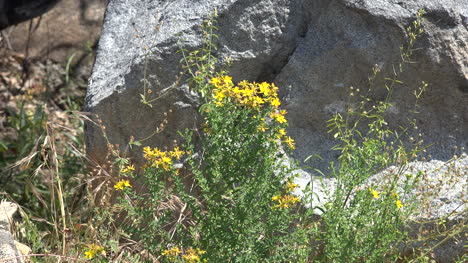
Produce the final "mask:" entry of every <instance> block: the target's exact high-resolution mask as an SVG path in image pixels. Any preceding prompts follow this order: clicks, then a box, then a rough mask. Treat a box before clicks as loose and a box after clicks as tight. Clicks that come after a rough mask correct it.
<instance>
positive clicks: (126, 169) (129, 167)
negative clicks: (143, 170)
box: [120, 164, 135, 173]
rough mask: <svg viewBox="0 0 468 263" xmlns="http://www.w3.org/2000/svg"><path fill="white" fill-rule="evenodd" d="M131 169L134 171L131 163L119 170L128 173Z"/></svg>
mask: <svg viewBox="0 0 468 263" xmlns="http://www.w3.org/2000/svg"><path fill="white" fill-rule="evenodd" d="M132 171H135V166H133V164H132V165H127V167H125V168H124V169H122V171H120V172H121V173H129V172H132Z"/></svg>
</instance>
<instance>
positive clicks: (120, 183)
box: [114, 180, 132, 190]
mask: <svg viewBox="0 0 468 263" xmlns="http://www.w3.org/2000/svg"><path fill="white" fill-rule="evenodd" d="M127 187H132V185H131V184H130V181H129V180H120V181H118V182H117V183H116V184H115V185H114V188H115V190H123V189H125V188H127Z"/></svg>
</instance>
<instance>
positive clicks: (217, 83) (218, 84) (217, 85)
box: [210, 78, 221, 87]
mask: <svg viewBox="0 0 468 263" xmlns="http://www.w3.org/2000/svg"><path fill="white" fill-rule="evenodd" d="M210 82H211V84H213V86H215V87H219V86H220V84H221V80H220V79H219V78H212V79H211V81H210Z"/></svg>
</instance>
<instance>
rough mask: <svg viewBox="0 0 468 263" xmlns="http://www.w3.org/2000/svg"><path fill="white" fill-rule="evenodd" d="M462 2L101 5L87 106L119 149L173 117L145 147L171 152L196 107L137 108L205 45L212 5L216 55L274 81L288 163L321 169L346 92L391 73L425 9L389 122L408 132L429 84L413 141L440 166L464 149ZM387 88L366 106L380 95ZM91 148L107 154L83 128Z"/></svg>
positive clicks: (174, 103)
mask: <svg viewBox="0 0 468 263" xmlns="http://www.w3.org/2000/svg"><path fill="white" fill-rule="evenodd" d="M463 2H464V1H463V0H459V1H455V0H451V1H444V4H440V2H438V1H437V2H436V1H429V0H419V1H412V2H410V3H406V2H400V1H393V0H386V1H383V0H382V1H352V0H335V1H328V0H327V1H307V0H302V1H286V0H256V1H230V0H213V1H198V2H196V3H195V2H193V1H189V0H178V1H136V0H135V1H122V0H115V1H112V2H111V3H110V4H109V6H108V10H107V15H106V18H105V25H104V29H103V33H102V36H101V39H100V42H99V48H98V56H97V58H96V63H95V66H94V70H93V74H92V77H91V78H90V83H89V88H88V93H87V97H86V103H85V110H86V111H88V112H90V113H92V114H97V115H99V116H100V117H101V119H102V121H103V124H104V125H105V126H106V127H107V136H108V140H109V142H110V143H112V144H118V145H120V146H121V149H125V146H126V145H127V143H128V141H129V139H130V136H135V138H136V139H142V138H145V137H146V136H148V135H149V134H151V133H152V132H153V131H154V130H155V129H156V127H158V126H159V124H160V123H161V122H162V121H163V120H164V119H165V116H164V112H167V111H168V110H169V109H172V110H174V113H173V114H169V116H168V117H167V119H168V124H167V126H166V129H165V130H164V131H163V132H161V133H160V134H158V136H154V137H152V138H151V139H149V140H147V141H146V142H145V143H148V144H151V145H155V146H163V145H167V144H169V143H170V142H171V141H172V140H173V139H177V138H178V136H177V135H176V132H175V131H176V130H180V129H183V128H185V127H191V128H192V127H194V125H195V124H196V123H197V110H196V105H197V99H196V96H194V94H191V93H190V92H188V89H187V88H186V87H185V86H184V85H177V88H176V89H174V90H173V91H172V92H168V93H167V95H166V96H165V97H163V98H162V99H160V100H158V101H157V102H156V103H155V106H154V107H153V108H149V107H147V106H144V105H143V104H141V103H140V102H139V101H140V95H139V94H141V93H143V80H142V79H143V78H144V75H145V74H146V78H147V79H148V84H149V87H150V88H151V90H152V91H153V93H152V94H155V95H154V96H157V95H158V94H160V92H161V91H162V90H165V89H167V88H168V87H170V86H172V85H174V84H175V83H176V79H177V76H178V73H179V72H180V71H181V68H180V65H179V60H180V59H181V54H180V53H177V50H179V48H180V47H184V48H187V49H190V50H193V49H196V48H197V47H199V46H200V27H199V25H200V24H201V22H202V20H203V19H206V18H207V17H208V16H209V14H210V13H211V12H212V11H213V9H214V8H217V10H218V13H219V17H218V20H219V23H218V26H219V31H218V32H216V33H217V35H219V41H218V43H217V44H218V46H219V51H218V54H217V56H218V57H219V58H224V57H229V58H231V59H232V60H233V64H232V67H231V68H230V74H231V75H232V76H233V77H234V79H235V80H237V81H239V80H242V79H248V80H251V81H253V80H257V81H263V80H266V81H272V82H275V83H276V84H277V85H278V86H279V87H280V88H281V90H280V92H281V95H282V97H283V101H284V107H285V108H286V109H287V110H288V112H289V114H288V116H287V117H288V119H289V123H290V127H289V133H290V134H291V135H292V136H293V138H294V139H295V140H296V142H297V145H298V147H297V150H296V152H295V154H294V157H296V158H297V159H299V160H303V159H304V158H305V157H307V156H308V155H311V154H320V155H321V156H323V157H325V158H324V161H323V162H320V163H317V164H316V166H317V167H319V168H320V169H322V170H326V167H327V164H328V161H330V160H333V159H334V158H336V157H337V155H338V153H337V152H335V151H331V150H330V147H331V146H333V145H334V144H335V142H334V140H333V138H332V137H331V136H330V135H329V134H327V128H326V124H325V122H326V120H328V119H330V118H331V117H332V115H333V114H334V113H336V112H340V113H342V112H344V111H345V110H346V108H347V107H348V106H349V105H352V104H350V103H348V102H349V99H350V96H349V93H350V91H349V89H348V87H350V86H354V87H356V88H360V90H361V91H363V90H364V89H365V87H366V86H367V78H368V76H369V75H370V72H371V67H372V66H373V65H374V64H377V65H379V67H380V68H381V70H382V72H387V73H391V72H392V71H393V67H394V66H395V65H396V63H397V62H398V59H399V58H400V52H399V47H400V46H401V45H403V44H404V43H405V42H406V41H405V30H404V29H405V28H406V26H407V25H409V24H410V23H411V21H413V20H414V17H415V12H416V10H418V9H420V8H424V9H426V11H427V14H426V22H425V23H424V28H425V30H426V33H424V35H423V36H422V39H421V40H420V41H419V42H418V46H417V48H418V50H416V51H415V56H414V61H415V62H417V63H415V64H414V65H410V66H409V67H408V68H407V69H406V71H405V72H404V74H403V75H402V77H401V80H402V81H403V82H404V85H402V86H401V87H400V86H398V87H397V89H396V90H395V93H394V96H393V99H392V103H393V106H392V107H391V110H389V113H388V116H387V117H388V119H389V123H390V125H391V127H392V128H398V127H399V126H404V125H405V124H407V121H406V120H407V118H413V116H412V115H410V114H409V113H408V110H410V109H412V108H413V107H414V96H413V95H412V92H413V89H414V88H415V87H417V86H418V85H419V84H420V81H421V80H424V81H426V82H428V83H429V84H430V86H429V90H428V92H427V94H426V96H425V97H424V98H423V99H422V100H421V101H420V102H419V108H418V110H419V111H420V114H418V115H417V116H416V124H417V127H418V128H419V129H418V130H417V131H414V132H412V133H414V134H418V133H421V134H422V135H423V139H424V141H425V142H426V143H428V144H433V145H434V147H431V148H430V149H429V154H431V155H432V157H433V158H435V159H440V160H447V159H449V158H450V157H451V155H452V154H453V150H452V149H453V146H459V147H464V146H466V145H467V138H468V124H467V118H468V115H467V112H468V111H467V106H466V105H468V99H467V95H466V94H467V91H468V80H467V76H468V65H467V64H466V61H467V57H468V48H467V46H468V43H467V42H468V41H467V39H468V31H467V24H466V21H467V17H468V7H467V5H465V4H463ZM178 42H180V47H179V44H178ZM144 47H147V48H148V50H149V52H150V55H148V52H147V51H145V49H144ZM145 72H146V73H145ZM377 84H381V83H377ZM377 86H378V85H377ZM382 90H384V89H383V88H382V86H380V89H379V91H378V92H375V94H372V95H373V98H375V99H382V98H383V96H384V95H385V92H382ZM351 99H352V98H351ZM142 120H143V121H142ZM410 135H411V134H410ZM86 141H87V145H88V153H89V156H92V157H93V158H95V159H97V160H100V159H102V158H103V156H105V151H104V149H105V148H106V147H105V145H106V143H107V141H106V140H104V138H103V136H102V135H101V131H100V129H99V128H96V127H95V126H93V125H88V126H87V129H86Z"/></svg>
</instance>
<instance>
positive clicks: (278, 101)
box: [270, 98, 281, 109]
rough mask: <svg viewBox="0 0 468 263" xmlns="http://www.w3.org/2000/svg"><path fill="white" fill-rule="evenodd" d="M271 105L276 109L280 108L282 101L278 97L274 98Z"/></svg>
mask: <svg viewBox="0 0 468 263" xmlns="http://www.w3.org/2000/svg"><path fill="white" fill-rule="evenodd" d="M270 104H271V106H273V107H274V108H275V109H276V108H278V107H279V106H280V105H281V102H280V100H279V99H278V98H274V99H273V100H272V101H271V102H270Z"/></svg>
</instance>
